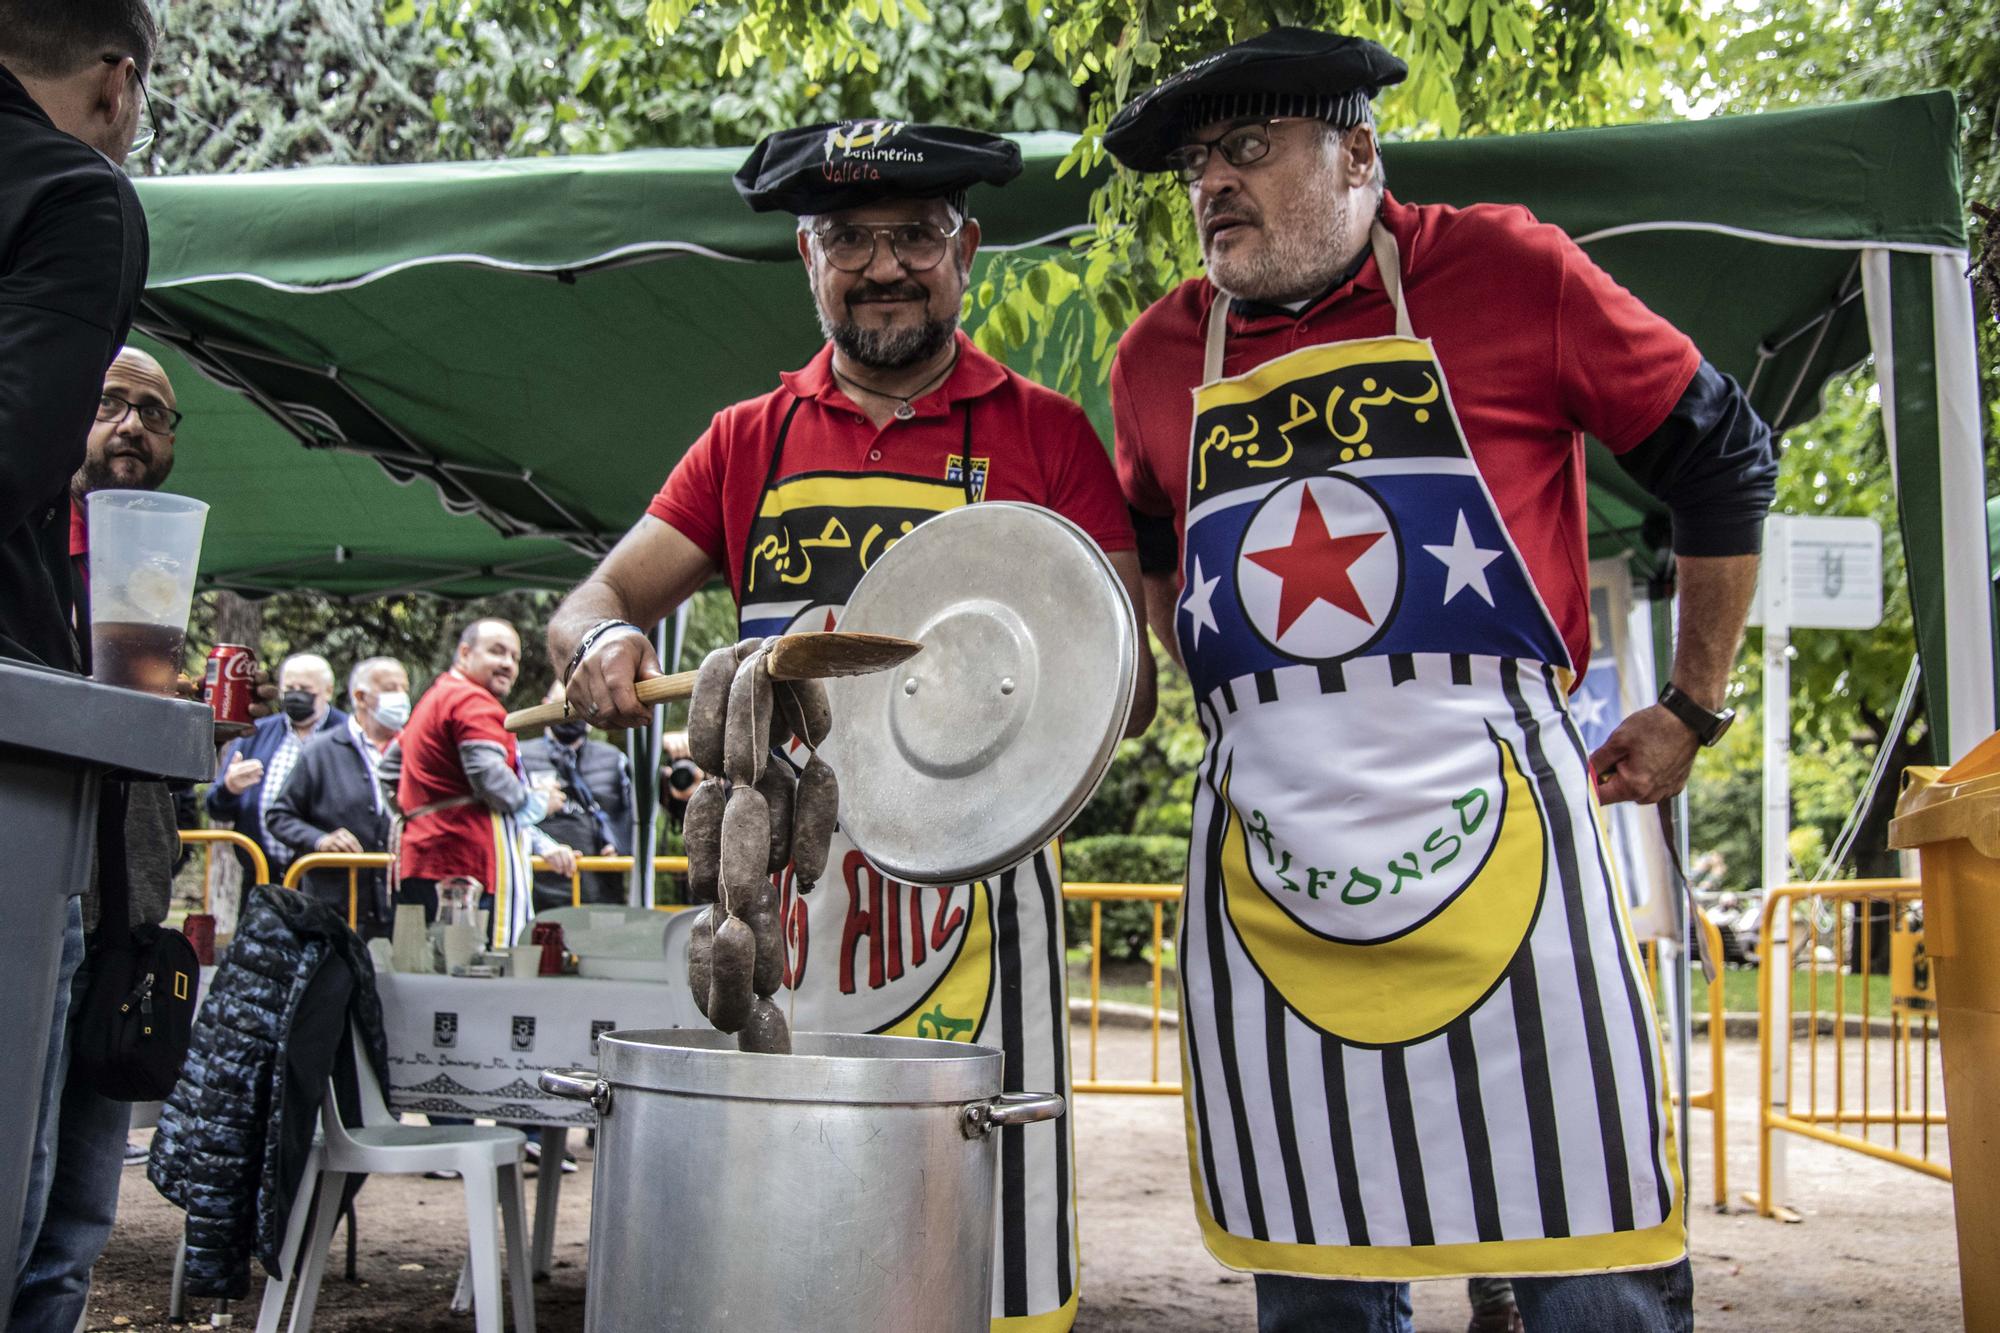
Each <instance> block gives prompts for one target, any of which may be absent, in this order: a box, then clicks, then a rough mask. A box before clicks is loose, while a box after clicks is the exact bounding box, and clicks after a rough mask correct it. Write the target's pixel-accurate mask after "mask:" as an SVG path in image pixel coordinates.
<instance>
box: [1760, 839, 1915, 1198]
mask: <svg viewBox="0 0 2000 1333" xmlns="http://www.w3.org/2000/svg"><path fill="white" fill-rule="evenodd" d="M1921 906H1922V892H1921V886H1920V885H1919V884H1918V882H1917V881H1916V880H1913V879H1876V880H1852V881H1845V882H1842V883H1839V884H1817V885H1811V884H1786V885H1781V886H1780V887H1778V888H1777V889H1774V890H1773V891H1772V892H1771V893H1770V894H1769V895H1767V897H1766V900H1765V903H1764V916H1763V920H1762V922H1761V924H1760V925H1759V928H1758V950H1757V956H1758V959H1759V961H1760V963H1762V964H1764V965H1763V966H1762V967H1761V969H1760V971H1759V974H1758V978H1757V1008H1758V1029H1759V1035H1758V1046H1759V1054H1760V1056H1761V1061H1760V1063H1761V1066H1762V1068H1761V1071H1760V1074H1759V1078H1758V1115H1757V1119H1758V1126H1757V1176H1758V1182H1757V1183H1758V1192H1757V1194H1756V1195H1755V1196H1746V1197H1747V1198H1748V1200H1749V1201H1750V1202H1752V1203H1754V1204H1755V1205H1756V1207H1757V1211H1758V1212H1760V1213H1762V1214H1763V1215H1764V1216H1766V1217H1773V1216H1779V1215H1781V1213H1782V1214H1784V1215H1788V1216H1795V1215H1793V1214H1789V1210H1786V1209H1785V1203H1786V1201H1785V1200H1783V1199H1778V1198H1775V1197H1773V1185H1772V1173H1773V1172H1772V1136H1773V1135H1774V1134H1777V1133H1786V1134H1795V1135H1798V1136H1799V1137H1801V1138H1806V1139H1811V1140H1814V1141H1815V1142H1819V1143H1826V1144H1831V1145H1833V1146H1834V1147H1838V1148H1846V1149H1848V1150H1849V1151H1851V1152H1858V1153H1861V1154H1864V1155H1865V1156H1868V1157H1873V1158H1876V1159H1877V1160H1879V1161H1884V1162H1892V1163H1894V1164H1895V1165H1897V1166H1904V1167H1908V1168H1909V1169H1910V1170H1912V1171H1918V1172H1922V1173H1923V1174H1924V1175H1927V1176H1933V1177H1936V1178H1937V1179H1939V1180H1950V1179H1951V1167H1950V1165H1949V1164H1948V1163H1947V1162H1945V1161H1942V1160H1939V1158H1938V1157H1937V1156H1936V1153H1938V1152H1939V1151H1941V1150H1943V1148H1944V1146H1945V1143H1944V1136H1943V1135H1942V1134H1940V1133H1937V1132H1936V1131H1938V1130H1940V1129H1942V1128H1943V1127H1944V1123H1945V1113H1944V1106H1943V1092H1942V1080H1943V1052H1942V1047H1941V1045H1940V1043H1939V1041H1938V1039H1937V1012H1936V992H1935V989H1934V983H1933V980H1932V977H1931V974H1930V967H1929V962H1928V960H1927V959H1926V957H1925V955H1924V951H1923V931H1922V927H1921V924H1920V911H1921ZM1781 914H1782V919H1783V920H1785V922H1786V923H1787V925H1788V927H1789V932H1788V933H1789V946H1788V947H1789V951H1790V956H1791V958H1792V959H1793V960H1794V962H1793V965H1792V968H1791V971H1792V972H1793V973H1795V974H1796V973H1803V974H1804V976H1805V982H1804V986H1803V994H1802V995H1801V994H1800V993H1799V992H1800V989H1801V988H1800V986H1799V985H1797V984H1794V985H1793V986H1792V992H1793V995H1792V1003H1791V1009H1792V1015H1793V1019H1792V1021H1791V1022H1790V1023H1779V1022H1777V1020H1776V1017H1775V1014H1774V1009H1773V1002H1774V994H1775V992H1774V989H1773V988H1774V986H1775V985H1776V984H1777V983H1778V978H1777V977H1776V976H1775V972H1774V969H1773V968H1772V967H1771V966H1770V965H1769V964H1770V960H1771V958H1772V956H1773V948H1774V945H1775V943H1776V937H1775V928H1776V924H1777V922H1778V921H1779V920H1780V917H1781ZM1884 926H1886V927H1887V930H1886V932H1885V931H1884V929H1883V928H1884ZM1884 933H1886V934H1887V936H1888V939H1887V944H1886V947H1887V949H1888V950H1889V964H1890V966H1889V972H1888V974H1887V975H1886V976H1878V975H1877V973H1876V971H1875V963H1876V961H1877V959H1878V958H1880V956H1881V946H1878V943H1877V936H1878V935H1881V934H1884ZM1822 954H1824V955H1826V956H1825V957H1824V958H1822ZM1785 980H1787V981H1789V980H1791V978H1790V977H1787V978H1785ZM1878 1019H1880V1020H1883V1021H1884V1022H1885V1024H1886V1027H1887V1031H1885V1032H1884V1033H1883V1034H1882V1035H1880V1036H1879V1037H1878V1036H1876V1035H1875V1027H1876V1023H1877V1020H1878ZM1780 1027H1782V1028H1784V1029H1785V1030H1784V1031H1779V1030H1778V1028H1780ZM1850 1027H1853V1028H1855V1029H1856V1031H1855V1032H1854V1033H1852V1034H1850V1033H1849V1031H1848V1029H1849V1028H1850ZM1801 1029H1803V1031H1801ZM1822 1029H1825V1031H1824V1032H1822ZM1823 1038H1824V1039H1825V1040H1823ZM1780 1042H1782V1043H1783V1047H1782V1052H1781V1051H1780V1048H1779V1047H1778V1046H1777V1043H1780ZM1801 1046H1803V1047H1804V1057H1803V1060H1801V1058H1800V1047H1801ZM1823 1048H1824V1049H1827V1050H1828V1055H1827V1056H1826V1057H1825V1058H1823V1057H1822V1050H1823ZM1780 1063H1782V1065H1783V1077H1782V1079H1780V1078H1779V1077H1778V1074H1777V1069H1778V1066H1779V1064H1780ZM1801 1064H1803V1073H1804V1075H1805V1085H1806V1086H1805V1090H1804V1106H1803V1107H1801V1106H1800V1096H1799V1091H1800V1090H1799V1088H1798V1082H1799V1074H1800V1073H1801V1072H1802V1071H1801V1068H1800V1066H1801ZM1885 1064H1886V1065H1887V1069H1886V1071H1885V1070H1884V1069H1883V1068H1882V1066H1883V1065H1885ZM1884 1140H1886V1142H1885V1141H1884Z"/></svg>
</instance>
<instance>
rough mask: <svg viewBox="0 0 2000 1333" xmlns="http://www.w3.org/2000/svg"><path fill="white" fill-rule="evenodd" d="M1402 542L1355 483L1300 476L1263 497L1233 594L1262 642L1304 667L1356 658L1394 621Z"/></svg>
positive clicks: (1239, 559) (1371, 496)
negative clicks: (1303, 662)
mask: <svg viewBox="0 0 2000 1333" xmlns="http://www.w3.org/2000/svg"><path fill="white" fill-rule="evenodd" d="M1402 545H1403V544H1402V538H1401V537H1400V535H1399V534H1398V533H1397V530H1396V522H1395V519H1394V518H1393V517H1391V515H1390V513H1389V511H1388V509H1387V508H1386V507H1385V506H1384V505H1383V504H1382V502H1381V500H1379V499H1377V498H1376V496H1375V493H1374V492H1373V491H1372V490H1370V489H1369V488H1368V487H1367V486H1365V485H1363V484H1362V483H1361V482H1358V481H1356V480H1354V479H1353V478H1352V477H1346V476H1341V475H1338V474H1335V475H1328V476H1315V477H1301V478H1299V479H1298V480H1296V481H1293V482H1291V483H1289V484H1287V485H1284V486H1281V487H1279V488H1278V489H1276V490H1274V491H1272V492H1271V493H1270V494H1269V495H1267V496H1266V497H1264V501H1263V503H1262V504H1261V505H1259V506H1258V508H1257V512H1256V513H1255V514H1254V515H1252V516H1251V519H1250V523H1249V526H1248V527H1246V528H1245V529H1244V531H1243V544H1242V546H1241V547H1240V549H1239V550H1238V552H1237V556H1236V590H1237V596H1238V598H1239V599H1240V601H1241V603H1242V606H1243V614H1244V618H1245V619H1246V620H1248V621H1249V622H1250V627H1251V628H1252V629H1253V630H1255V631H1256V633H1257V636H1258V637H1259V638H1261V639H1262V640H1263V641H1264V642H1265V643H1267V644H1269V645H1270V646H1271V647H1272V648H1274V649H1276V650H1277V651H1278V652H1280V653H1283V654H1284V655H1285V656H1287V657H1291V658H1294V659H1297V660H1300V661H1308V662H1316V661H1327V660H1330V659H1334V658H1342V657H1351V656H1353V655H1354V654H1356V653H1359V652H1362V651H1364V650H1365V649H1367V648H1368V647H1369V646H1370V645H1372V644H1373V643H1374V642H1375V641H1376V640H1377V639H1379V638H1381V637H1382V635H1383V634H1384V633H1385V632H1386V631H1387V630H1388V628H1389V625H1390V622H1391V621H1393V620H1394V619H1395V613H1396V605H1397V603H1398V602H1400V601H1401V600H1402V595H1403V549H1402Z"/></svg>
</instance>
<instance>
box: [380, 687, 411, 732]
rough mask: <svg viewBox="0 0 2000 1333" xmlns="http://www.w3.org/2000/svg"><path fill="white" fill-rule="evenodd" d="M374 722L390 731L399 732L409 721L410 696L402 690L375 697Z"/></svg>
mask: <svg viewBox="0 0 2000 1333" xmlns="http://www.w3.org/2000/svg"><path fill="white" fill-rule="evenodd" d="M375 720H376V721H377V722H379V723H381V724H382V725H383V726H385V727H387V728H389V730H391V731H401V730H402V729H403V728H404V727H405V726H407V725H408V724H409V721H410V696H409V695H408V694H407V693H405V692H403V691H402V690H398V691H396V692H395V693H394V694H378V695H376V696H375Z"/></svg>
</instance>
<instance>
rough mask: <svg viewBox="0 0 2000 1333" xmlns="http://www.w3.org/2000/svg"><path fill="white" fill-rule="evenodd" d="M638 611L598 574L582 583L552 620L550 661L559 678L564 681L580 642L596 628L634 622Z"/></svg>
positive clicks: (550, 627) (566, 599)
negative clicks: (608, 623)
mask: <svg viewBox="0 0 2000 1333" xmlns="http://www.w3.org/2000/svg"><path fill="white" fill-rule="evenodd" d="M635 610H636V608H633V607H628V606H626V605H625V599H624V598H622V597H620V596H619V595H618V591H617V590H616V589H615V588H613V587H612V586H611V585H610V584H609V583H607V582H606V581H604V580H603V579H601V578H599V577H598V576H596V575H592V576H591V577H589V578H587V579H585V580H584V581H583V582H582V583H580V584H578V585H577V586H576V588H575V590H574V591H572V592H571V593H570V595H569V596H567V597H565V598H563V601H562V605H561V606H559V607H557V608H556V613H555V615H554V616H553V617H551V618H550V620H549V660H550V662H551V663H553V664H554V666H555V669H556V676H557V677H558V678H561V676H562V673H563V671H564V670H565V669H566V668H567V667H568V666H569V659H570V655H571V654H572V653H574V652H575V651H576V645H577V642H578V641H579V640H580V639H582V638H583V636H584V634H585V633H586V632H588V631H589V629H590V627H591V626H592V625H595V624H597V623H598V622H599V621H601V620H630V619H632V616H633V613H634V611H635ZM635 623H636V622H635Z"/></svg>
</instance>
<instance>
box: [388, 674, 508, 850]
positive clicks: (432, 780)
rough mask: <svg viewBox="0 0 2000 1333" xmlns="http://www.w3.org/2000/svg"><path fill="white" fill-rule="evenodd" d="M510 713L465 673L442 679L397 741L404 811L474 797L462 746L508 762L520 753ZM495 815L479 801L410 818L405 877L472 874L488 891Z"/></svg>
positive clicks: (419, 703) (399, 798) (427, 693)
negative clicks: (474, 745)
mask: <svg viewBox="0 0 2000 1333" xmlns="http://www.w3.org/2000/svg"><path fill="white" fill-rule="evenodd" d="M506 722H507V709H506V706H505V705H503V704H502V703H501V702H500V701H499V700H498V699H496V698H494V697H493V692H492V691H491V690H489V689H487V688H486V687H485V686H484V685H479V684H475V683H474V682H473V681H471V680H470V679H468V678H467V677H465V676H463V675H460V674H459V671H458V668H456V667H453V668H452V669H451V670H449V671H447V672H445V673H444V674H443V675H442V676H439V677H438V678H437V679H436V680H435V681H433V682H432V683H431V687H430V688H429V689H428V690H425V691H424V697H423V698H421V699H419V700H417V706H416V707H415V708H413V709H411V710H410V721H409V724H408V725H407V726H405V727H404V728H403V732H402V735H401V736H400V737H399V738H398V739H399V740H400V741H401V743H402V747H403V773H402V777H401V779H400V780H399V782H398V783H397V787H396V804H397V805H398V806H400V807H401V808H402V809H403V810H404V811H405V812H408V811H411V810H417V809H421V808H422V807H424V806H427V805H433V804H435V803H437V802H439V801H446V800H450V799H452V798H454V797H462V796H470V795H472V782H471V780H470V779H469V778H467V777H466V776H465V764H464V762H463V761H462V760H461V759H460V758H459V755H458V747H459V746H461V745H464V744H466V743H467V742H470V741H485V742H487V743H488V744H491V745H496V746H498V747H500V749H502V750H504V751H505V752H506V755H507V762H508V763H509V764H513V763H515V760H516V756H517V755H518V753H519V751H518V750H517V748H516V745H515V741H514V737H513V734H512V733H510V732H509V731H508V730H507V725H506ZM494 839H495V833H494V824H493V812H492V810H490V809H488V808H487V807H486V805H485V804H484V803H483V802H480V801H473V802H471V803H470V804H467V805H456V806H453V807H451V808H450V809H448V810H438V811H435V812H433V813H431V814H428V815H420V816H418V817H417V818H415V819H412V820H410V822H409V823H408V825H406V826H405V828H404V831H403V867H402V873H403V876H404V878H406V879H448V878H450V877H451V876H453V875H470V876H472V877H473V878H474V879H476V880H478V881H479V883H480V885H481V886H482V887H484V888H488V889H491V888H493V887H494V885H495V884H496V883H497V881H498V879H499V876H498V873H497V871H498V863H497V861H496V860H495V850H496V843H495V841H494Z"/></svg>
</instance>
